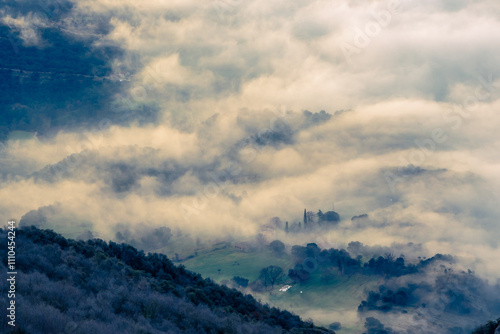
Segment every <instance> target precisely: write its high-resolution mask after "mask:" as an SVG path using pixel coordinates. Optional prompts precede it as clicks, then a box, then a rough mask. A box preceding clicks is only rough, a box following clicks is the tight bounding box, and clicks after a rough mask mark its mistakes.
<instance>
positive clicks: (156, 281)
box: [0, 227, 333, 334]
mask: <svg viewBox="0 0 500 334" xmlns="http://www.w3.org/2000/svg"><path fill="white" fill-rule="evenodd" d="M0 238H1V240H3V242H2V243H3V247H1V249H0V256H2V258H3V259H6V258H7V254H6V252H7V245H6V240H7V233H6V231H5V230H0ZM16 248H17V258H16V269H17V272H18V275H17V282H16V297H15V301H16V325H17V327H16V331H15V332H16V333H96V334H97V333H172V334H173V333H193V334H195V333H196V334H201V333H221V334H222V333H256V334H257V333H333V332H332V331H328V330H326V329H323V328H318V327H315V326H314V325H312V324H311V323H308V322H304V321H302V320H301V319H300V318H299V317H298V316H296V315H294V314H291V313H290V312H287V311H282V310H279V309H277V308H273V307H269V306H267V305H262V304H260V303H258V302H257V301H256V300H255V299H254V298H253V297H251V296H249V295H243V294H242V293H240V292H238V291H236V290H234V289H229V288H227V287H224V286H220V285H217V284H215V283H214V282H212V281H211V280H209V279H203V278H202V277H201V276H200V275H199V274H196V273H193V272H190V271H188V270H186V269H185V268H184V267H182V266H179V267H177V266H175V265H173V263H172V262H171V261H170V260H169V259H168V258H167V257H166V256H164V255H161V254H147V255H146V254H144V252H142V251H138V250H137V249H135V248H134V247H132V246H130V245H127V244H116V243H113V242H109V243H107V242H104V241H102V240H97V239H95V240H89V241H87V242H83V241H75V240H71V239H65V238H64V237H62V236H61V235H59V234H56V233H54V232H53V231H51V230H40V229H37V228H34V227H26V228H21V229H19V230H18V231H17V238H16ZM0 270H1V271H3V272H7V268H5V264H4V261H2V264H1V265H0ZM7 291H8V286H7V282H6V281H5V280H2V281H1V283H0V292H1V293H0V300H1V303H2V305H7V302H8V300H7ZM1 328H2V330H1V331H2V332H5V333H7V332H14V331H13V330H12V327H11V326H9V325H8V324H7V318H5V317H3V318H2V321H1Z"/></svg>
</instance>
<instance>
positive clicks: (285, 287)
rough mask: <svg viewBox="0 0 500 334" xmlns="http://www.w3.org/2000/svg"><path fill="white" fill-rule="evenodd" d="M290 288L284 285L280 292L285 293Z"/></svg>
mask: <svg viewBox="0 0 500 334" xmlns="http://www.w3.org/2000/svg"><path fill="white" fill-rule="evenodd" d="M291 287H292V286H291V285H284V286H283V287H281V289H280V291H283V292H285V291H287V290H288V289H290V288H291Z"/></svg>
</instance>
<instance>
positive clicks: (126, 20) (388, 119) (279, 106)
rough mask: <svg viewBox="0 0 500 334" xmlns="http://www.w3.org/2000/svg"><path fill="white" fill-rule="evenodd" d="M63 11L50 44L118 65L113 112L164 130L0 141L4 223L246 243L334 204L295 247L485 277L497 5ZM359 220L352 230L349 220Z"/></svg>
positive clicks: (493, 240)
mask: <svg viewBox="0 0 500 334" xmlns="http://www.w3.org/2000/svg"><path fill="white" fill-rule="evenodd" d="M64 8H65V10H64V11H62V10H61V11H60V12H59V13H64V16H62V17H64V25H63V29H66V30H71V31H75V29H76V28H78V31H80V34H83V35H85V34H86V33H88V34H93V35H92V36H94V37H93V38H95V41H94V42H93V43H94V44H95V45H115V46H116V45H119V46H120V48H121V49H122V50H123V54H122V55H120V57H119V58H115V59H113V60H111V62H110V66H111V68H112V69H113V71H114V73H113V75H114V78H121V79H122V80H130V81H129V82H128V85H126V86H124V87H123V89H126V90H124V91H122V92H120V94H116V95H115V96H113V98H114V106H115V107H116V110H115V111H116V112H118V111H120V112H121V111H123V110H131V109H134V108H135V109H134V110H135V111H137V110H139V112H140V110H141V109H140V106H144V105H150V104H152V103H154V104H155V105H156V106H158V108H159V109H160V112H159V114H158V116H157V117H156V119H157V121H156V122H155V123H154V124H144V123H139V122H132V123H131V124H129V125H123V124H122V123H120V122H115V121H114V120H113V119H110V118H107V117H102V119H100V118H97V119H96V120H95V122H92V123H91V124H93V125H91V126H88V127H86V128H85V127H84V129H85V130H82V131H75V130H71V129H67V130H62V131H60V132H59V133H58V134H57V135H56V136H54V137H53V138H42V139H37V138H34V139H31V140H24V141H17V140H10V141H6V142H4V143H3V144H2V147H1V148H2V151H1V154H2V157H1V158H2V160H0V164H1V166H2V168H1V171H2V177H3V179H2V182H1V188H0V203H1V204H0V208H1V210H0V211H1V212H2V214H1V216H2V220H4V221H6V219H8V218H16V219H20V218H21V217H22V216H24V215H25V214H26V213H28V212H29V211H31V210H38V209H39V208H41V207H51V206H54V207H57V210H52V211H50V210H49V211H47V210H42V212H41V213H40V214H42V215H48V216H50V217H52V218H51V219H52V224H55V225H57V224H63V221H64V224H75V230H78V229H81V232H85V228H82V227H81V226H89V224H90V226H91V229H92V231H93V233H94V234H95V235H98V236H101V237H104V238H115V237H116V227H117V226H130V225H134V224H137V225H138V226H148V227H150V228H160V227H169V228H171V229H172V230H173V231H174V230H177V229H179V230H183V231H185V232H186V233H189V234H191V235H192V236H193V237H205V238H212V239H222V238H225V237H228V236H231V237H235V238H241V239H245V238H249V237H251V236H254V235H255V234H257V233H258V232H259V231H260V230H261V226H262V225H264V224H266V223H267V222H268V219H269V218H270V217H274V216H279V217H281V219H282V220H284V221H285V220H288V221H290V222H292V221H299V220H300V219H301V212H302V210H303V209H304V208H308V209H310V210H318V209H323V210H325V211H326V210H331V209H332V205H335V210H336V211H338V212H339V213H340V214H341V216H342V218H343V220H342V222H341V223H340V224H339V225H338V227H337V228H336V229H334V230H332V231H330V232H328V233H325V234H322V235H321V236H311V237H310V238H311V239H315V241H318V242H324V243H330V244H347V243H348V242H350V241H353V240H357V241H360V242H363V243H364V244H365V245H384V246H389V245H391V244H392V243H394V242H396V243H403V244H406V243H408V242H413V243H415V244H422V245H423V246H424V247H425V249H426V250H428V252H429V253H437V252H440V253H451V254H455V255H457V256H458V257H459V259H461V260H462V261H463V262H464V263H465V264H466V265H467V266H469V267H470V268H471V269H473V270H475V271H476V272H477V273H479V274H481V275H482V276H484V277H488V278H490V279H493V280H496V279H497V278H499V277H500V272H499V269H498V268H496V267H495V265H494V264H495V260H496V259H498V257H499V256H500V245H499V244H498V240H499V237H500V227H499V225H498V217H499V216H500V209H499V208H498V205H497V203H498V200H499V197H500V178H499V175H498V173H497V171H498V167H499V164H500V157H499V156H498V148H499V145H500V142H499V139H498V134H497V129H498V128H499V125H500V116H499V114H498V110H499V107H500V102H499V96H500V95H499V91H500V79H499V73H498V71H497V69H498V68H499V65H500V64H499V63H498V62H500V60H499V59H498V57H495V56H494V55H496V54H498V51H499V50H498V49H499V45H500V43H498V42H499V41H498V36H497V35H495V34H492V33H491V32H492V31H497V30H498V29H499V28H500V27H499V26H500V22H499V20H498V17H499V16H498V13H499V11H500V5H499V4H498V3H497V2H494V1H486V0H485V1H475V2H473V3H471V2H467V1H453V2H452V1H420V2H413V1H399V2H397V3H395V5H394V6H392V7H387V6H385V5H384V4H383V3H381V2H376V1H371V2H358V1H347V0H346V1H340V2H335V3H325V2H323V1H299V2H287V1H273V2H265V1H251V2H242V1H230V2H219V1H213V2H209V3H204V4H203V5H200V4H199V3H197V2H194V1H158V0H150V1H143V2H141V4H140V5H138V4H136V3H135V2H133V1H112V0H85V1H78V2H73V3H72V6H69V7H64ZM44 13H45V14H47V13H49V14H50V13H51V12H50V10H49V11H45V12H44ZM61 15H62V14H61ZM47 17H48V18H50V17H51V16H50V15H45V16H40V15H35V14H34V13H31V14H30V13H29V11H26V10H24V11H19V12H12V11H9V12H5V13H3V18H2V22H3V23H4V24H9V25H10V26H11V29H12V30H13V31H16V29H17V30H19V29H23V27H27V28H25V30H22V33H20V34H19V36H20V38H25V42H26V43H28V44H29V45H32V46H34V47H36V45H39V47H43V45H42V44H43V43H42V41H41V40H40V39H39V37H40V36H41V35H37V29H40V28H39V27H40V24H39V22H40V20H42V21H43V20H45V19H46V18H47ZM78 17H88V18H91V19H92V20H93V21H92V20H90V21H86V22H82V20H78V19H77V18H78ZM61 20H63V19H62V18H61ZM30 22H31V23H30ZM43 22H45V21H43ZM61 22H62V21H61ZM96 22H97V23H96ZM98 22H107V23H106V24H105V25H103V24H101V26H104V28H103V27H101V28H99V29H97V28H96V27H98V26H99V24H98ZM26 29H27V30H26ZM96 33H98V34H96ZM96 36H97V37H96ZM37 38H38V39H37ZM74 38H76V37H74ZM79 38H83V37H79ZM46 42H47V43H49V44H50V41H46ZM37 43H38V44H37ZM130 73H133V75H130ZM141 108H142V107H141ZM305 110H309V112H305ZM322 110H324V111H322ZM46 211H47V212H46ZM363 213H367V214H369V217H370V219H369V220H367V221H366V223H364V224H360V223H359V222H358V223H357V222H354V221H351V220H350V218H351V217H352V216H354V215H359V214H363ZM57 217H59V218H57ZM51 219H48V218H47V224H49V225H50V223H51V222H50V220H51ZM278 236H280V237H282V238H285V236H281V235H280V234H278ZM290 238H293V237H290ZM303 241H313V240H303Z"/></svg>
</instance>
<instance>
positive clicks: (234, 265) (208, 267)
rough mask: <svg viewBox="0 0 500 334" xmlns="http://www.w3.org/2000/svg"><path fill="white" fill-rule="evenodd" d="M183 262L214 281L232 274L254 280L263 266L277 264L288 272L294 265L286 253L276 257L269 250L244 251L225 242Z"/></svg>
mask: <svg viewBox="0 0 500 334" xmlns="http://www.w3.org/2000/svg"><path fill="white" fill-rule="evenodd" d="M183 264H184V265H185V266H186V268H187V269H190V270H192V271H196V272H198V273H200V274H202V275H203V276H204V277H210V278H211V279H213V280H214V281H216V282H221V281H222V280H226V279H231V278H233V277H234V276H241V277H244V278H247V279H248V280H250V281H255V280H257V279H258V278H259V271H260V269H262V268H264V267H268V266H272V265H274V266H279V267H281V268H283V270H284V271H285V272H288V269H289V268H292V267H293V265H294V264H293V261H292V259H291V257H290V256H289V255H288V254H284V255H283V256H281V257H277V256H276V255H275V254H273V252H272V251H270V250H266V251H256V252H251V253H245V252H242V251H238V250H236V249H235V248H234V247H232V246H230V245H225V244H221V245H219V247H215V248H214V249H212V250H207V251H205V252H202V253H201V254H199V255H198V256H196V257H194V258H192V259H189V260H187V261H184V262H183Z"/></svg>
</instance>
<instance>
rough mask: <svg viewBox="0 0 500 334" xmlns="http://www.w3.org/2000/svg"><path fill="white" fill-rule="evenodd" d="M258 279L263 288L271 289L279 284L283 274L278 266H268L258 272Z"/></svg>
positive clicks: (283, 276)
mask: <svg viewBox="0 0 500 334" xmlns="http://www.w3.org/2000/svg"><path fill="white" fill-rule="evenodd" d="M259 277H260V279H261V280H262V283H264V286H265V287H267V286H268V285H271V289H272V288H274V285H275V284H277V283H280V282H282V281H283V279H284V278H285V274H284V273H283V269H282V268H281V267H278V266H269V267H266V268H262V269H261V271H260V276H259Z"/></svg>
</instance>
